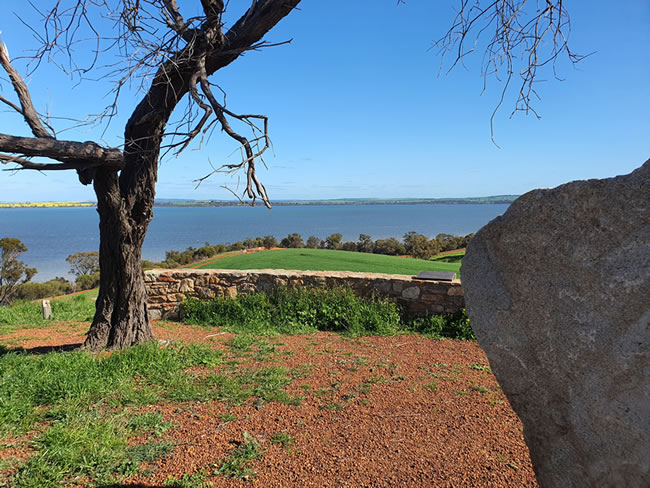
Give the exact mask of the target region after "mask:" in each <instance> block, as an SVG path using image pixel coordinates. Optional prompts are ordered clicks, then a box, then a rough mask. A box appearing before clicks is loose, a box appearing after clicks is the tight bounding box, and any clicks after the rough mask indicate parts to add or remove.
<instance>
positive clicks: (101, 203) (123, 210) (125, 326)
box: [83, 169, 154, 351]
mask: <svg viewBox="0 0 650 488" xmlns="http://www.w3.org/2000/svg"><path fill="white" fill-rule="evenodd" d="M94 187H95V193H96V194H97V211H98V213H99V234H100V248H99V266H100V284H99V295H98V297H97V302H96V312H95V317H94V319H93V323H92V325H91V326H90V330H89V331H88V335H87V337H86V341H85V343H84V345H83V347H84V349H88V350H91V351H99V350H102V349H122V348H124V347H128V346H131V345H133V344H138V343H141V342H145V341H147V340H150V339H153V337H154V336H153V331H152V330H151V325H150V324H149V319H148V316H147V305H146V298H147V294H146V290H145V287H144V279H143V275H142V266H141V257H142V244H143V242H144V238H145V235H146V232H147V227H148V226H149V222H150V221H151V218H152V216H153V213H152V211H151V209H152V207H153V197H152V198H147V196H146V195H137V194H131V195H129V196H130V197H131V198H130V199H131V200H136V201H138V202H140V205H137V206H136V208H139V209H140V210H139V211H138V212H133V211H132V210H131V211H130V212H129V211H128V208H127V206H126V205H125V201H126V199H124V198H123V196H122V194H121V192H120V188H119V182H118V177H117V173H116V172H115V171H111V170H107V169H99V170H98V171H97V173H96V175H95V177H94ZM135 191H136V192H137V189H136V190H135ZM132 193H133V192H132ZM151 195H153V193H152V192H151Z"/></svg>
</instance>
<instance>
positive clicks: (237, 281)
mask: <svg viewBox="0 0 650 488" xmlns="http://www.w3.org/2000/svg"><path fill="white" fill-rule="evenodd" d="M144 279H145V285H146V287H147V294H148V299H147V307H148V310H149V317H150V318H151V319H154V320H155V319H161V318H178V317H179V307H180V304H181V302H182V301H183V300H185V298H188V297H194V298H201V299H210V298H215V297H223V296H229V297H236V296H237V295H238V294H240V293H251V292H267V293H268V292H272V291H273V290H275V289H277V288H278V287H283V286H288V287H309V288H325V289H331V288H341V287H343V288H350V289H352V290H354V292H355V293H357V294H358V295H359V296H361V297H368V298H369V297H378V298H387V299H389V300H392V301H394V302H395V303H397V304H398V305H400V306H402V307H404V309H405V310H406V312H407V315H408V316H411V317H417V316H427V315H434V314H440V313H456V312H458V311H459V310H461V309H462V308H464V306H465V302H464V297H463V289H462V287H461V284H460V281H459V280H454V281H452V282H443V281H428V280H420V279H416V278H415V277H412V276H407V275H390V274H380V273H353V272H347V271H285V270H273V269H262V270H241V271H240V270H219V269H210V270H195V269H175V270H151V271H147V272H145V278H144Z"/></svg>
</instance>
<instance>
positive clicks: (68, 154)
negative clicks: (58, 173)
mask: <svg viewBox="0 0 650 488" xmlns="http://www.w3.org/2000/svg"><path fill="white" fill-rule="evenodd" d="M0 151H4V152H8V153H14V154H20V155H22V156H40V157H46V158H50V159H55V160H57V161H61V162H62V163H69V162H71V161H74V162H75V165H74V167H66V168H59V167H57V168H56V169H77V167H93V166H106V167H109V168H113V169H121V168H122V167H123V165H124V159H123V155H122V151H120V150H118V149H113V148H105V147H102V146H100V145H98V144H95V143H94V142H90V141H87V142H76V141H58V140H56V139H51V138H44V137H43V138H34V137H15V136H10V135H7V134H0ZM82 161H83V162H82ZM14 162H17V161H14ZM19 164H21V165H22V163H19ZM30 164H32V165H33V164H37V163H31V162H30ZM23 167H24V165H23ZM29 169H37V168H35V167H34V168H29ZM38 169H53V168H52V167H47V168H43V167H41V166H39V168H38Z"/></svg>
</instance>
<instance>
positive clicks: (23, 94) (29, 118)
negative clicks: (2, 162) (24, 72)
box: [0, 41, 53, 138]
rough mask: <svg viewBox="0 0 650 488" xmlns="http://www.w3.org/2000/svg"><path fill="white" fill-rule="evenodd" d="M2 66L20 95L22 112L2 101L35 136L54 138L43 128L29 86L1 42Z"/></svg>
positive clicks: (0, 59) (0, 61)
mask: <svg viewBox="0 0 650 488" xmlns="http://www.w3.org/2000/svg"><path fill="white" fill-rule="evenodd" d="M0 65H2V67H3V68H4V70H5V71H6V72H7V74H8V75H9V79H10V80H11V84H12V85H13V87H14V90H15V91H16V94H17V95H18V99H19V100H20V105H21V106H22V110H18V107H17V106H16V105H14V104H12V103H8V101H7V100H4V99H3V100H2V101H3V102H5V103H7V105H9V106H11V107H13V108H14V109H16V110H17V111H18V112H19V113H20V114H21V115H22V116H23V118H24V119H25V122H27V125H29V127H30V128H31V129H32V133H33V134H34V136H36V137H42V138H52V137H53V136H52V134H50V133H49V132H48V131H47V129H46V128H45V127H44V126H43V123H42V122H41V120H40V118H39V117H38V113H37V112H36V109H34V104H33V103H32V97H31V96H30V94H29V90H28V89H27V85H26V84H25V82H24V81H23V79H22V78H21V76H20V75H19V74H18V71H16V70H15V69H14V67H13V65H12V64H11V59H10V58H9V50H8V49H7V46H6V44H4V43H3V42H2V41H0Z"/></svg>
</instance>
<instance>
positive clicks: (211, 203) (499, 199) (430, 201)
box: [156, 195, 519, 207]
mask: <svg viewBox="0 0 650 488" xmlns="http://www.w3.org/2000/svg"><path fill="white" fill-rule="evenodd" d="M518 197H519V195H494V196H489V197H464V198H334V199H327V200H273V201H272V202H271V203H272V204H273V205H274V206H276V207H282V206H304V205H423V204H425V205H462V204H468V203H473V204H477V203H480V204H492V203H501V204H509V203H512V202H513V201H515V199H517V198H518ZM241 205H242V203H240V202H235V201H229V200H177V199H158V200H156V206H157V207H238V206H241Z"/></svg>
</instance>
